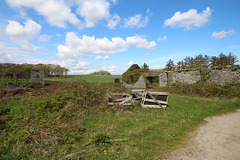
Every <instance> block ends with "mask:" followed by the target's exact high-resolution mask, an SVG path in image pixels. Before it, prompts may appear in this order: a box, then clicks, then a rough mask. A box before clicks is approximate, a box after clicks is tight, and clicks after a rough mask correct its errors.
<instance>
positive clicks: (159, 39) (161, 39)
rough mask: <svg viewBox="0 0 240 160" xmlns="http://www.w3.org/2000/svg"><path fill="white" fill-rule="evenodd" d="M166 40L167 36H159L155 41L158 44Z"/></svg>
mask: <svg viewBox="0 0 240 160" xmlns="http://www.w3.org/2000/svg"><path fill="white" fill-rule="evenodd" d="M166 40H167V36H163V37H161V36H159V37H158V40H157V41H158V42H159V41H166Z"/></svg>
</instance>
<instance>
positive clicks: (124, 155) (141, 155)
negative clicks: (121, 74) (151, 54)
mask: <svg viewBox="0 0 240 160" xmlns="http://www.w3.org/2000/svg"><path fill="white" fill-rule="evenodd" d="M175 85H178V84H175ZM179 85H180V84H179ZM236 86H239V84H237V83H232V84H228V85H226V86H224V87H225V89H229V88H232V89H233V88H235V87H236ZM47 87H51V85H49V86H46V87H45V88H40V89H35V90H36V92H41V91H42V90H45V89H46V88H47ZM53 88H58V89H56V90H55V91H54V92H53V91H52V92H49V91H47V92H43V93H42V94H38V95H37V96H36V95H34V94H33V95H32V94H27V93H26V94H21V96H16V95H15V96H12V97H8V98H5V99H2V100H1V101H0V124H1V125H0V126H1V127H0V129H1V133H0V141H1V146H0V153H1V154H0V156H1V157H0V159H156V158H160V159H161V158H164V155H166V154H167V153H168V152H169V151H170V150H172V149H174V147H176V146H177V145H178V144H179V143H181V142H182V140H183V138H184V135H185V134H186V133H187V132H188V131H190V130H192V128H193V127H194V126H196V125H197V124H199V123H200V122H202V121H203V119H204V118H205V117H207V116H211V115H216V114H221V113H225V112H229V111H234V110H235V109H237V108H239V106H240V101H238V100H237V99H222V98H221V99H219V98H201V97H194V96H186V95H177V94H173V95H170V97H169V106H168V107H167V108H165V109H158V110H156V109H143V108H140V107H138V106H134V107H132V108H130V109H128V110H119V109H116V108H108V107H107V106H106V103H105V102H106V101H105V100H106V99H105V93H106V92H126V90H125V88H121V87H117V86H115V85H109V84H108V85H104V84H100V83H87V82H85V81H79V80H78V82H62V83H54V84H53ZM179 88H180V87H179ZM206 88H209V87H206ZM35 90H34V88H33V89H31V93H32V92H34V91H35ZM214 93H215V92H214ZM238 93H239V92H238ZM213 96H215V95H213Z"/></svg>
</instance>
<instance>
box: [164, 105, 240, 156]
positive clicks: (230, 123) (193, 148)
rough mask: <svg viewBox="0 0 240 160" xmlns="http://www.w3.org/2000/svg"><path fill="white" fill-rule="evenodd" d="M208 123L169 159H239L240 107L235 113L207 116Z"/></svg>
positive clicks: (195, 132) (192, 134)
mask: <svg viewBox="0 0 240 160" xmlns="http://www.w3.org/2000/svg"><path fill="white" fill-rule="evenodd" d="M206 121H207V123H206V124H204V125H202V126H201V127H199V128H198V129H197V130H196V131H194V133H191V135H190V137H191V138H190V139H189V141H188V144H187V145H186V147H184V148H180V149H178V150H176V151H174V152H173V153H172V155H171V156H170V157H169V158H167V159H171V160H172V159H177V160H180V159H182V160H239V159H240V109H238V110H237V112H234V113H228V114H225V115H222V116H214V117H209V118H206Z"/></svg>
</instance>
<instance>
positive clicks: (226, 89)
mask: <svg viewBox="0 0 240 160" xmlns="http://www.w3.org/2000/svg"><path fill="white" fill-rule="evenodd" d="M161 91H168V92H171V93H178V94H186V95H197V96H202V97H221V98H222V97H224V98H234V97H236V98H240V94H239V93H240V82H231V83H227V84H225V85H224V86H221V85H218V84H217V83H213V82H209V81H206V82H204V81H199V82H197V83H194V84H187V83H180V82H177V83H174V84H173V85H172V86H169V87H163V88H161Z"/></svg>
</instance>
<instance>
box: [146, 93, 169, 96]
mask: <svg viewBox="0 0 240 160" xmlns="http://www.w3.org/2000/svg"><path fill="white" fill-rule="evenodd" d="M148 93H150V94H151V95H164V96H165V95H169V93H168V92H148Z"/></svg>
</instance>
